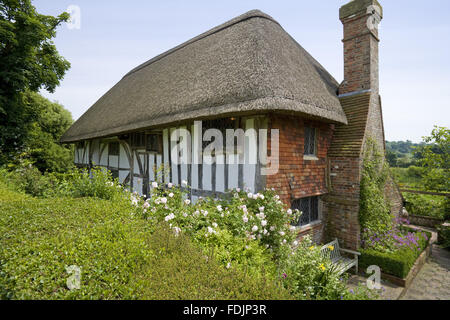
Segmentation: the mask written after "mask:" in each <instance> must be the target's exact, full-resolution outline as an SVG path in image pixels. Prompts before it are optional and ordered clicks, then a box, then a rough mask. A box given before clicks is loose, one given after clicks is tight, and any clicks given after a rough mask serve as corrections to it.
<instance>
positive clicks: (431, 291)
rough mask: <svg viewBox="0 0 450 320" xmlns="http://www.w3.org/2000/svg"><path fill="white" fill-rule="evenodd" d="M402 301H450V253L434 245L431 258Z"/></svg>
mask: <svg viewBox="0 0 450 320" xmlns="http://www.w3.org/2000/svg"><path fill="white" fill-rule="evenodd" d="M401 299H402V300H450V252H449V251H446V250H444V249H442V248H440V247H439V246H437V245H435V244H433V248H432V254H431V257H430V258H429V259H428V261H427V263H426V264H425V265H424V266H423V268H422V270H420V272H419V274H418V275H417V276H416V278H415V279H414V280H413V282H412V284H411V286H410V287H409V288H408V290H406V292H405V294H404V295H403V297H402V298H401Z"/></svg>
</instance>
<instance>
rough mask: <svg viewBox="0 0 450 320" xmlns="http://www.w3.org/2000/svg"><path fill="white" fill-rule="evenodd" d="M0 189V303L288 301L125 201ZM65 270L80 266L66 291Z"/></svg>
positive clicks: (272, 284) (260, 280) (274, 287)
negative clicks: (74, 284)
mask: <svg viewBox="0 0 450 320" xmlns="http://www.w3.org/2000/svg"><path fill="white" fill-rule="evenodd" d="M0 188H1V189H0V194H1V197H0V299H289V298H290V295H289V293H288V292H287V291H286V290H285V289H283V288H282V287H280V286H279V285H277V283H276V282H274V281H273V280H271V279H268V278H263V277H259V278H254V277H250V276H249V275H247V274H246V273H245V272H243V271H241V270H239V269H235V268H230V269H226V268H224V267H223V266H222V264H221V263H220V262H217V261H216V260H215V259H214V257H213V256H206V255H205V253H204V252H203V251H202V250H200V249H199V248H198V247H197V246H196V245H195V244H192V243H191V241H190V239H189V238H188V237H187V236H184V235H182V234H179V235H178V236H177V235H176V234H175V233H174V232H173V230H172V229H169V228H168V227H167V226H164V225H153V224H149V223H148V222H147V221H145V220H143V219H141V218H140V217H138V216H136V214H134V212H133V210H134V209H133V207H132V205H131V204H130V203H129V202H124V201H106V200H99V199H94V198H82V199H73V198H53V199H36V198H31V197H29V196H26V195H23V194H19V193H15V192H13V191H8V190H3V188H4V185H0ZM4 191H5V192H4ZM8 193H11V195H10V196H11V199H12V198H13V200H10V197H9V196H8V197H4V195H5V194H8ZM205 256H206V257H205ZM71 266H78V267H80V268H81V278H80V280H81V283H80V288H79V289H74V290H69V287H68V283H67V280H68V279H69V277H70V276H71V274H70V273H68V270H69V269H68V268H69V267H71Z"/></svg>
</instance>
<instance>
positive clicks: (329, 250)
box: [320, 239, 361, 274]
mask: <svg viewBox="0 0 450 320" xmlns="http://www.w3.org/2000/svg"><path fill="white" fill-rule="evenodd" d="M320 252H321V255H322V256H323V257H327V258H329V259H330V260H331V262H332V263H333V265H334V266H335V267H336V270H337V272H338V274H343V273H344V272H345V271H347V270H349V269H351V268H352V267H355V271H356V273H358V256H359V255H361V253H359V252H357V251H353V250H347V249H341V248H339V241H338V239H335V240H334V241H332V242H330V243H328V244H326V245H324V246H323V247H322V248H321V249H320ZM342 252H344V253H349V254H353V256H354V258H353V259H351V258H346V257H343V256H342V255H341V253H342Z"/></svg>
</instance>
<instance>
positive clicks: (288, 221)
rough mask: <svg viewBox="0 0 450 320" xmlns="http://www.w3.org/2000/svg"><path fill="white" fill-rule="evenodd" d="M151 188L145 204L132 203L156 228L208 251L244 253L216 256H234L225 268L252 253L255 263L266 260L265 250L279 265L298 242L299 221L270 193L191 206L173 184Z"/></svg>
mask: <svg viewBox="0 0 450 320" xmlns="http://www.w3.org/2000/svg"><path fill="white" fill-rule="evenodd" d="M152 185H153V189H152V194H151V195H152V196H151V198H150V199H148V200H147V201H145V202H143V203H142V202H139V201H140V200H139V199H138V198H137V197H136V196H133V195H132V199H131V201H132V202H133V204H135V205H136V206H138V207H142V210H143V215H144V217H145V218H146V219H148V220H151V221H153V223H157V222H160V221H166V222H168V223H170V224H171V226H172V228H173V229H174V231H175V232H176V233H179V232H185V233H187V234H189V235H190V236H192V237H193V238H194V239H196V241H197V242H198V243H200V244H203V245H206V246H209V245H211V244H213V246H215V247H216V249H220V248H224V247H223V245H224V243H227V244H228V245H231V247H236V246H237V247H240V248H241V249H242V250H231V251H226V253H218V255H221V256H222V257H223V256H226V255H230V254H231V253H234V254H235V255H233V256H230V257H229V259H230V260H229V261H227V263H232V262H233V261H248V260H249V259H248V258H246V256H249V254H250V253H249V250H250V249H252V251H253V252H255V253H256V252H259V253H258V254H257V258H256V257H253V258H255V260H261V259H263V260H267V259H265V258H263V255H262V251H264V250H266V251H267V255H270V256H273V258H274V260H280V259H283V257H285V256H286V255H287V253H288V252H289V250H290V249H289V248H290V245H291V244H292V242H293V241H294V238H295V228H294V227H292V222H294V221H296V220H297V217H298V213H296V212H292V210H290V209H288V210H286V209H285V208H284V205H283V204H282V202H281V201H280V199H279V197H278V196H277V195H275V193H274V192H273V191H272V190H265V191H264V192H262V193H257V194H251V193H245V192H243V191H241V190H234V191H231V192H230V193H229V194H228V196H227V197H226V198H225V199H221V200H216V199H209V198H208V199H200V200H199V201H197V202H196V203H195V204H192V203H190V200H188V199H187V194H186V191H182V190H180V189H179V188H176V187H174V186H172V185H169V186H168V188H160V186H158V184H157V183H156V182H154V183H153V184H152ZM185 190H186V189H185ZM218 235H220V236H218ZM229 236H232V237H233V238H234V239H235V240H234V243H230V241H229ZM211 239H215V240H214V241H213V240H211ZM252 242H255V243H257V244H258V245H261V247H262V248H263V250H254V249H255V246H253V245H252V244H251V243H252ZM225 247H226V246H225ZM250 256H251V254H250Z"/></svg>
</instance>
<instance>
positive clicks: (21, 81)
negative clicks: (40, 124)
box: [0, 0, 70, 165]
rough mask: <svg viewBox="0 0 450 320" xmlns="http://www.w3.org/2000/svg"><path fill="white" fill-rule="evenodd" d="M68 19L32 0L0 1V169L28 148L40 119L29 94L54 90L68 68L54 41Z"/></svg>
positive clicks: (65, 15) (67, 16) (66, 16)
mask: <svg viewBox="0 0 450 320" xmlns="http://www.w3.org/2000/svg"><path fill="white" fill-rule="evenodd" d="M68 19H69V14H68V13H62V14H61V15H59V16H58V17H53V16H48V15H42V14H39V13H38V12H37V11H36V8H35V7H34V6H33V5H32V4H31V1H30V0H0V165H1V164H2V163H5V162H7V161H9V160H10V159H11V157H12V155H13V154H15V153H16V152H20V151H21V149H22V148H24V147H25V144H26V139H27V137H28V135H29V134H28V133H29V130H30V129H31V127H32V123H34V122H35V121H36V120H37V118H38V113H39V108H36V107H35V106H33V105H31V104H29V103H27V99H26V93H27V92H29V91H32V92H37V91H39V90H40V89H46V90H48V91H50V92H53V91H54V90H55V88H56V87H57V86H58V85H59V83H60V81H61V80H62V78H63V77H64V74H65V73H66V71H67V70H68V69H69V68H70V63H69V62H68V61H67V60H65V59H64V58H63V57H61V56H60V55H59V53H58V51H57V50H56V47H55V45H54V43H53V41H52V39H53V38H54V37H55V36H56V28H57V27H58V26H59V25H60V24H61V23H63V22H65V21H67V20H68Z"/></svg>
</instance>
